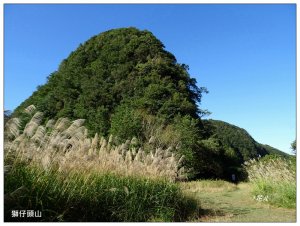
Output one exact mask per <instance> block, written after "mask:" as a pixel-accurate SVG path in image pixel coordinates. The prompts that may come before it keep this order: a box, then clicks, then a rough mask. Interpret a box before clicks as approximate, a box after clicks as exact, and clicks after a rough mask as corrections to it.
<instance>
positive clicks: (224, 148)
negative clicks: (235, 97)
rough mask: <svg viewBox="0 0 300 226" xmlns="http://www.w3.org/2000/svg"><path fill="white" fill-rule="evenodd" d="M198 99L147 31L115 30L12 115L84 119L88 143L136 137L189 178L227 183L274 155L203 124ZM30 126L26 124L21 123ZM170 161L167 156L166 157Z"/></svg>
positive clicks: (68, 62) (217, 125)
mask: <svg viewBox="0 0 300 226" xmlns="http://www.w3.org/2000/svg"><path fill="white" fill-rule="evenodd" d="M203 93H207V91H206V89H205V88H203V87H200V86H199V85H198V84H197V82H196V80H195V79H194V78H192V77H191V76H190V75H189V73H188V66H187V65H185V64H181V63H178V62H177V60H176V58H175V56H174V55H173V54H172V53H170V52H168V51H166V50H165V47H164V45H163V44H162V42H161V41H160V40H158V39H157V38H156V37H155V36H154V35H153V34H152V33H151V32H150V31H147V30H143V31H141V30H138V29H136V28H132V27H130V28H120V29H113V30H109V31H106V32H103V33H101V34H99V35H97V36H94V37H92V38H90V39H89V40H87V41H86V42H85V43H83V44H80V45H79V47H78V48H77V49H76V50H75V51H74V52H71V54H70V55H69V56H68V58H67V59H65V60H63V61H62V62H61V64H60V65H59V67H58V70H57V71H55V72H53V73H52V74H51V75H49V76H48V80H47V82H46V84H44V85H41V86H39V87H38V88H37V90H36V91H35V92H34V93H33V94H32V95H31V96H30V97H29V98H28V99H27V100H25V101H24V102H23V103H22V104H21V105H20V106H19V107H18V108H17V109H16V110H15V111H14V112H13V115H12V117H20V118H21V119H22V122H23V126H24V125H25V124H26V123H27V122H28V120H29V119H28V116H26V114H23V112H24V109H25V108H26V107H28V106H30V105H34V106H36V109H37V110H38V111H40V112H43V116H44V117H43V120H44V122H43V123H47V121H48V120H49V119H58V118H62V117H64V118H69V119H70V120H75V119H85V126H86V127H87V128H88V129H89V135H91V136H92V135H94V134H95V133H98V134H99V135H100V136H104V137H108V136H109V135H110V134H112V135H113V136H114V137H115V138H116V140H118V142H127V141H129V142H130V140H131V139H132V138H133V137H134V138H135V139H136V141H137V142H135V144H136V145H138V146H141V147H143V148H144V150H146V151H153V150H157V148H160V149H164V150H168V151H171V152H173V153H175V154H176V156H179V157H180V156H182V155H184V158H182V159H184V160H183V161H182V164H183V165H184V166H185V167H186V168H187V169H189V177H190V178H200V177H206V178H228V177H229V175H231V173H232V172H235V171H239V172H240V170H241V168H240V166H241V163H243V160H246V159H248V158H250V157H257V156H258V154H260V155H262V156H263V155H265V154H268V153H271V152H272V149H271V148H268V147H267V146H262V145H259V144H258V143H257V142H255V141H254V140H253V139H252V138H251V136H249V135H248V133H247V132H246V131H244V130H241V129H239V128H238V127H234V126H232V125H229V124H226V123H223V122H218V121H212V120H209V121H204V122H205V123H203V122H202V120H201V116H203V115H204V114H205V113H206V111H205V110H203V109H200V108H199V107H198V106H201V99H202V95H203ZM26 120H27V121H26ZM168 153H169V152H168Z"/></svg>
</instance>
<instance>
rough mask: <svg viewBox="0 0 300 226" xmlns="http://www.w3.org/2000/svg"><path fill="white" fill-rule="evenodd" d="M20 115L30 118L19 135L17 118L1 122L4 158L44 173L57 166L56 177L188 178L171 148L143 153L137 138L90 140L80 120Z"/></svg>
mask: <svg viewBox="0 0 300 226" xmlns="http://www.w3.org/2000/svg"><path fill="white" fill-rule="evenodd" d="M25 112H27V113H28V114H31V115H32V118H31V120H30V121H29V122H28V123H27V124H26V126H25V128H24V130H23V131H21V130H20V125H21V120H20V119H18V118H12V119H10V120H9V121H8V122H7V123H6V126H5V138H6V139H5V142H4V152H5V159H9V158H11V157H13V158H17V159H19V160H21V161H25V162H28V163H30V164H35V165H36V164H38V165H40V166H42V167H43V168H44V169H45V170H49V169H50V168H57V169H58V171H59V172H61V173H68V172H71V171H72V172H75V171H76V172H77V171H79V172H84V173H89V172H101V173H106V172H110V173H115V174H117V175H124V176H129V175H134V176H142V177H146V178H164V179H167V180H169V181H176V180H185V179H186V178H187V170H186V169H185V168H184V166H182V163H183V161H184V156H181V157H180V158H179V157H178V156H175V154H174V153H172V150H171V148H168V149H162V148H156V149H155V150H152V151H150V152H149V153H146V152H145V151H144V150H143V149H142V148H141V147H137V140H136V138H133V139H131V140H127V141H126V142H125V143H122V144H118V143H117V139H115V138H114V137H113V136H112V135H111V136H110V137H109V139H108V140H107V139H105V138H104V137H99V136H98V134H95V136H94V137H93V138H89V137H88V136H87V135H88V130H87V129H86V128H85V127H84V125H83V124H84V119H77V120H74V121H70V120H69V119H67V118H60V119H58V120H57V121H54V120H48V122H47V123H46V125H42V124H41V122H42V120H43V114H42V113H41V112H35V107H34V106H29V107H28V108H27V109H26V110H25Z"/></svg>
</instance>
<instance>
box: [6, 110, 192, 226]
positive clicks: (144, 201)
mask: <svg viewBox="0 0 300 226" xmlns="http://www.w3.org/2000/svg"><path fill="white" fill-rule="evenodd" d="M25 113H26V114H27V115H28V116H31V119H30V120H29V122H28V123H27V124H26V125H25V127H24V129H23V128H21V125H22V121H21V120H20V119H17V118H13V119H10V120H9V121H8V122H7V123H6V125H5V140H4V154H5V155H4V156H5V157H4V162H5V180H4V185H5V186H4V193H5V201H4V202H5V203H4V204H5V221H34V220H36V221H149V220H150V221H153V220H155V221H184V220H187V219H188V218H189V217H190V216H192V215H193V214H194V213H195V212H196V211H197V203H196V202H195V201H194V200H193V199H191V198H187V197H185V196H184V195H183V194H182V192H181V191H180V188H179V187H178V185H177V184H176V183H173V182H174V181H177V180H185V179H186V172H187V170H185V168H184V167H183V166H182V165H183V162H184V157H183V156H176V155H175V154H174V153H172V148H167V149H162V148H159V147H158V148H155V149H153V150H152V151H150V152H146V151H145V150H143V149H142V148H141V147H139V146H138V141H137V139H136V138H132V139H131V140H127V141H126V142H124V143H121V144H119V143H118V139H117V137H113V136H112V135H111V136H109V138H108V139H106V138H104V137H100V136H99V135H98V134H95V135H94V137H88V136H87V134H88V131H87V129H86V128H85V127H84V120H83V119H77V120H74V121H70V120H69V119H67V118H60V119H58V120H56V121H55V120H48V121H46V122H45V124H41V122H42V121H43V114H42V113H41V112H36V109H35V107H34V106H31V107H29V108H28V109H27V110H26V111H25ZM16 194H17V195H16ZM16 209H24V210H26V209H35V210H40V211H42V214H43V218H41V219H34V218H12V217H11V211H12V210H16Z"/></svg>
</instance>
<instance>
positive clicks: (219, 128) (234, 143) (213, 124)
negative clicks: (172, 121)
mask: <svg viewBox="0 0 300 226" xmlns="http://www.w3.org/2000/svg"><path fill="white" fill-rule="evenodd" d="M203 124H204V127H205V128H206V130H207V131H210V134H209V136H211V137H213V138H216V139H218V140H220V142H222V144H223V145H224V146H225V147H226V148H231V150H232V151H233V152H234V154H233V156H236V157H237V160H238V161H239V162H240V163H243V162H244V161H247V160H249V159H250V158H257V157H259V156H261V157H263V156H265V155H267V154H279V155H286V154H285V153H283V152H281V151H279V150H277V149H275V148H273V147H271V146H268V145H262V144H259V143H257V142H256V141H255V140H254V139H253V138H252V137H251V136H250V135H249V134H248V133H247V131H246V130H244V129H242V128H239V127H237V126H234V125H231V124H229V123H226V122H223V121H218V120H212V119H210V120H203Z"/></svg>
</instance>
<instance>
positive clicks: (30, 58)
mask: <svg viewBox="0 0 300 226" xmlns="http://www.w3.org/2000/svg"><path fill="white" fill-rule="evenodd" d="M295 23H296V5H295V4H289V5H288V4H287V5H282V4H281V5H262V4H260V5H246V4H244V5H203V4H200V5H145V4H144V5H46V4H45V5H33V4H30V5H9V4H6V5H5V6H4V108H5V109H10V110H13V109H15V108H16V107H17V106H18V105H19V104H20V103H21V102H22V101H24V100H25V99H26V98H28V97H29V96H30V95H31V94H32V92H33V91H35V90H36V87H37V86H38V85H41V84H44V83H45V82H46V77H47V76H48V75H49V74H50V73H51V72H53V71H55V70H57V68H58V66H59V64H60V62H61V61H62V60H63V59H65V58H66V57H68V55H69V54H70V52H71V51H73V50H75V49H76V48H77V47H78V46H79V44H80V43H83V42H84V41H86V40H87V39H89V38H90V37H91V36H93V35H96V34H99V33H101V32H103V31H106V30H109V29H113V28H119V27H129V26H134V27H137V28H139V29H142V30H143V29H147V30H150V31H151V32H153V34H154V35H155V36H156V37H157V38H158V39H160V40H161V41H162V42H163V43H164V45H165V46H166V50H168V51H170V52H171V53H173V54H174V55H175V56H176V58H177V60H178V62H179V63H185V64H187V65H189V67H190V71H189V72H190V74H191V76H192V77H195V78H196V79H197V81H198V85H199V86H205V87H207V89H208V90H209V94H207V95H205V96H204V97H203V101H202V103H201V105H200V107H201V108H204V109H208V110H209V111H211V112H212V114H211V115H210V116H209V117H207V118H213V119H217V120H223V121H226V122H229V123H231V124H235V125H237V126H239V127H242V128H244V129H246V130H247V131H248V132H249V133H250V134H251V135H252V137H253V138H254V139H255V140H256V141H258V142H260V143H263V144H269V145H271V146H273V147H275V148H278V149H280V150H282V151H285V152H289V153H290V143H291V142H292V141H293V140H294V139H295V137H296V62H295V61H296V59H295V58H296V24H295Z"/></svg>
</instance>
